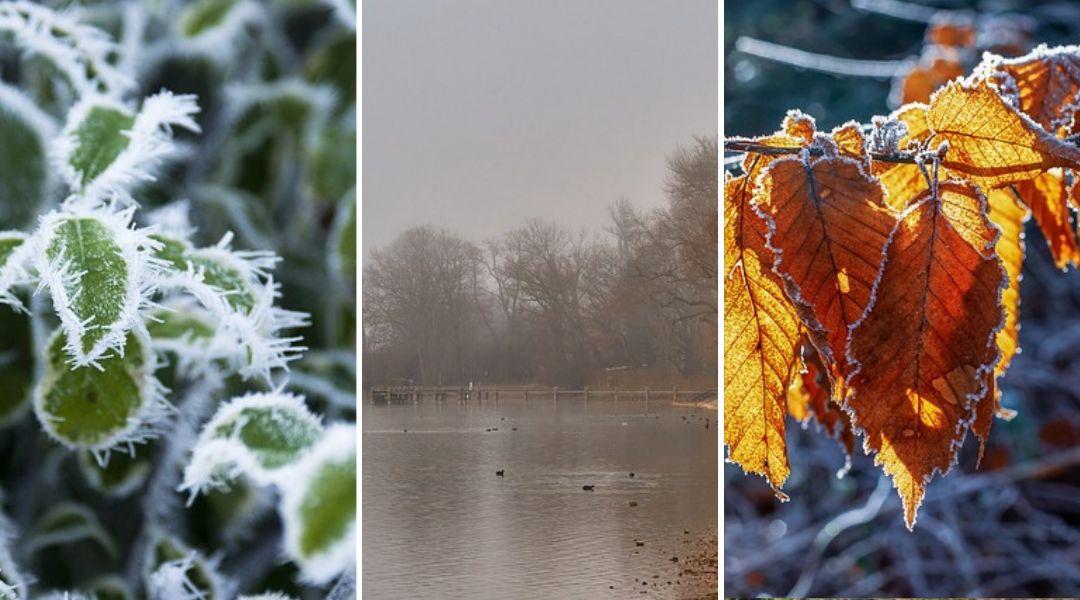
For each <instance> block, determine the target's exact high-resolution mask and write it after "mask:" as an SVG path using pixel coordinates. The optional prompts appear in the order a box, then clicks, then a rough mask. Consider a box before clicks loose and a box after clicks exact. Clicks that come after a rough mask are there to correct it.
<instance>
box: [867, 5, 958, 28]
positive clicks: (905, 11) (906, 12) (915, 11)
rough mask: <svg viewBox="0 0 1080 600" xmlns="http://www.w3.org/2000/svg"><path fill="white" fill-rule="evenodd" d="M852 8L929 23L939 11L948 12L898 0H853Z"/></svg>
mask: <svg viewBox="0 0 1080 600" xmlns="http://www.w3.org/2000/svg"><path fill="white" fill-rule="evenodd" d="M851 8H854V9H857V10H861V11H864V12H870V13H877V14H879V15H885V16H888V17H893V18H896V19H903V20H905V21H914V22H916V23H929V22H931V21H933V20H934V16H935V15H937V14H938V13H939V12H948V11H942V10H941V9H938V8H934V7H932V6H920V5H918V4H911V3H910V2H899V1H898V0H851Z"/></svg>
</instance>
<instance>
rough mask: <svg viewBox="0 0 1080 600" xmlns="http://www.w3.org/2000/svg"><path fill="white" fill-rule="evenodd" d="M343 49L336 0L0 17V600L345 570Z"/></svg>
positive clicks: (347, 141)
mask: <svg viewBox="0 0 1080 600" xmlns="http://www.w3.org/2000/svg"><path fill="white" fill-rule="evenodd" d="M286 25H288V26H286ZM355 43H356V17H355V8H354V6H353V4H352V3H349V2H324V1H317V0H301V1H299V2H295V1H294V2H282V3H278V2H258V1H255V0H195V1H194V2H176V1H172V0H167V1H165V2H120V1H116V2H109V1H105V2H96V3H91V4H88V5H87V6H85V7H84V6H72V5H71V3H69V2H60V1H59V0H57V1H55V2H53V1H48V2H23V1H11V0H0V45H3V47H5V48H6V50H7V54H6V55H5V56H6V57H7V59H6V61H7V62H5V65H8V66H11V67H12V68H10V69H9V68H6V67H5V69H4V72H3V81H0V331H2V332H3V335H0V444H2V445H3V447H4V448H5V452H4V453H2V456H0V489H4V490H5V491H6V492H8V493H7V495H6V498H5V502H4V503H3V504H4V507H5V509H6V510H7V511H8V512H9V515H10V519H9V518H8V517H7V516H4V515H0V599H3V598H19V599H22V598H28V597H56V598H82V597H125V598H152V599H157V598H161V599H183V598H199V599H211V598H213V599H219V598H220V599H228V598H235V597H238V596H240V595H241V594H247V595H248V596H246V597H250V598H265V599H269V600H282V599H284V598H310V597H322V596H325V595H326V593H328V592H329V591H330V590H331V588H332V587H333V585H334V583H335V579H336V578H337V577H338V576H339V575H340V574H343V573H349V572H351V569H352V566H353V562H354V559H353V557H351V556H350V555H346V553H345V552H344V551H343V550H342V549H341V546H340V544H343V543H345V542H344V541H343V540H349V544H352V543H353V542H352V540H354V539H355V532H354V529H355V496H353V497H352V498H351V499H349V498H348V497H347V494H344V492H346V491H348V490H344V488H342V487H341V486H342V485H343V483H342V482H343V481H344V480H342V478H341V477H340V476H339V475H341V476H344V477H345V478H346V479H348V478H349V477H351V480H352V481H353V487H355V473H343V472H341V469H340V468H339V467H340V465H341V464H344V463H343V462H342V461H346V462H347V461H348V460H349V459H350V456H344V455H341V454H340V452H339V453H337V454H327V453H326V450H325V449H323V446H324V442H325V440H326V439H327V438H328V437H333V438H334V439H340V438H341V436H342V434H341V433H339V432H341V431H344V430H348V431H351V432H354V431H355V429H354V428H352V424H351V423H352V421H354V420H355V395H354V392H353V390H354V389H355V367H353V366H352V364H353V362H354V360H355V333H354V329H355V321H356V314H355V308H354V306H353V297H354V292H355V285H356V283H355V281H356V280H355V275H354V273H355V265H356V259H355V236H356V233H355V227H356V218H357V217H356V201H355V173H354V165H355V156H356V155H355V150H353V147H354V145H355V137H356V116H355V107H354V105H355V66H356V63H355V60H356V58H355ZM8 63H11V64H10V65H9V64H8ZM15 63H17V64H15ZM309 349H310V350H311V352H310V355H309V356H307V357H306V356H305V355H306V354H308V351H309ZM343 365H348V366H347V367H344V366H343ZM294 375H295V381H294V380H293V376H294ZM299 393H304V394H306V395H307V397H306V398H305V397H304V396H300V395H298V394H299ZM230 398H232V400H229V399H230ZM324 423H325V424H326V425H324ZM337 447H338V448H337V449H338V450H339V451H340V450H341V448H343V447H344V446H341V444H340V443H338V444H337ZM347 450H348V452H349V453H354V452H355V444H350V445H349V446H348V449H347ZM320 457H322V458H320ZM315 460H319V461H323V463H326V461H328V460H329V461H331V462H330V463H326V464H331V463H332V465H338V466H337V467H331V468H336V469H337V471H334V473H335V475H334V477H333V478H332V479H333V480H332V481H330V482H329V483H328V481H327V479H326V477H324V476H317V475H312V473H316V472H319V467H318V465H315V466H313V465H314V463H313V462H312V461H315ZM351 460H352V463H351V464H352V465H353V466H354V467H355V455H354V454H352V455H351ZM334 461H336V462H334ZM323 463H319V464H323ZM324 466H325V465H324ZM324 470H325V469H324ZM294 497H297V498H301V499H302V500H301V501H300V505H301V506H311V505H312V502H314V503H316V504H318V505H319V506H323V508H320V509H319V514H320V515H324V516H325V515H329V516H330V518H329V520H326V519H325V518H322V517H320V518H319V519H315V520H314V521H312V519H310V518H301V519H300V522H302V523H303V524H302V526H301V527H306V528H309V529H310V528H311V527H312V526H315V527H316V531H317V533H318V537H319V541H320V543H319V544H317V545H316V546H317V547H310V548H308V549H307V550H305V551H302V552H294V548H295V540H294V537H295V528H296V523H297V522H298V521H297V519H296V518H294V517H295V515H294V514H293V512H290V511H289V510H286V509H285V508H284V506H285V504H284V502H285V499H286V498H294ZM290 502H291V500H290ZM326 503H329V504H326ZM301 513H303V510H302V509H301ZM290 536H293V537H290ZM290 540H292V541H290ZM285 557H287V560H286V558H285Z"/></svg>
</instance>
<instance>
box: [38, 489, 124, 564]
mask: <svg viewBox="0 0 1080 600" xmlns="http://www.w3.org/2000/svg"><path fill="white" fill-rule="evenodd" d="M78 541H89V542H91V543H93V544H95V545H96V546H97V547H98V548H99V549H100V550H102V551H104V552H105V553H106V554H107V555H108V556H110V557H112V558H116V557H117V556H118V549H117V547H116V542H114V541H113V539H112V536H110V535H109V532H108V531H106V530H105V528H104V527H102V526H101V522H100V521H99V520H98V518H97V515H95V514H94V512H93V511H92V510H90V508H89V507H87V506H86V505H83V504H79V503H76V502H61V503H59V504H56V505H54V506H52V507H50V508H49V509H48V510H47V511H46V512H45V513H44V514H43V515H41V517H39V518H38V520H37V521H36V522H35V523H34V526H33V528H32V530H31V531H30V533H29V535H28V536H27V539H26V544H25V547H24V551H25V552H26V553H27V554H28V555H32V554H34V553H36V552H38V551H40V550H41V549H43V548H47V547H49V546H63V545H66V544H71V543H74V542H78Z"/></svg>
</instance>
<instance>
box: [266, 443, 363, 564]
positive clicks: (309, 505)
mask: <svg viewBox="0 0 1080 600" xmlns="http://www.w3.org/2000/svg"><path fill="white" fill-rule="evenodd" d="M283 481H285V482H287V483H283V484H282V485H281V493H282V501H281V513H282V519H283V520H284V522H285V549H286V552H287V553H288V554H289V556H290V557H292V558H293V560H295V561H296V562H297V563H299V565H300V567H301V569H302V571H303V573H304V576H305V577H306V578H308V579H310V580H312V581H313V582H315V583H326V582H328V581H330V580H331V579H333V578H334V577H336V576H337V575H339V574H340V573H343V572H346V571H350V570H351V569H352V568H353V565H354V564H355V561H356V556H355V539H356V427H355V426H354V425H335V426H334V427H332V428H330V429H328V430H327V432H326V435H325V436H324V437H323V439H322V440H321V441H320V442H319V444H318V445H317V446H316V447H315V448H314V449H313V450H312V451H311V452H310V453H308V454H307V455H306V456H304V458H303V459H301V461H300V462H299V463H297V464H296V465H295V466H294V467H293V468H291V469H289V471H288V473H287V477H283Z"/></svg>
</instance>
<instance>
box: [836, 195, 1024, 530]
mask: <svg viewBox="0 0 1080 600" xmlns="http://www.w3.org/2000/svg"><path fill="white" fill-rule="evenodd" d="M986 212H987V207H986V201H985V199H984V198H983V197H982V195H981V194H980V193H979V192H978V191H977V190H975V189H974V188H973V187H971V186H970V185H969V184H965V183H959V182H944V183H941V184H940V187H937V186H935V189H932V190H930V191H929V192H928V193H927V194H925V195H924V196H923V197H921V198H919V199H917V200H916V201H915V203H913V205H912V207H911V208H910V209H909V211H908V212H907V213H906V214H905V216H904V217H903V219H902V220H901V221H900V223H899V224H898V226H897V227H896V229H895V231H894V232H893V234H892V236H891V238H890V242H889V246H888V249H887V252H886V262H885V264H884V266H883V268H882V271H881V275H880V277H879V281H878V282H877V284H876V286H875V300H874V303H873V304H872V305H871V308H870V309H869V311H868V312H867V313H866V315H865V317H864V318H863V320H862V321H860V322H859V323H858V324H857V325H856V326H855V328H854V329H853V330H852V333H851V342H850V343H851V350H850V356H851V360H852V363H853V366H855V368H856V371H855V373H854V374H853V375H852V376H851V378H850V380H849V385H850V388H851V396H850V397H849V399H848V406H849V407H850V408H851V410H852V415H853V421H854V424H855V427H856V428H858V429H861V430H863V431H865V440H864V447H865V449H866V450H867V451H868V452H870V451H872V452H875V453H876V457H875V463H876V464H879V465H881V466H882V467H883V469H884V470H885V472H886V473H888V474H889V475H890V476H892V478H893V483H894V484H895V485H896V488H897V490H898V491H899V493H900V497H901V498H902V499H903V501H904V518H905V521H906V522H907V524H908V527H913V526H914V524H915V517H916V512H917V510H918V507H919V505H920V503H921V502H922V498H923V495H924V493H925V490H926V485H927V484H928V482H929V481H930V479H931V478H932V477H933V475H934V474H935V473H937V472H941V473H945V472H947V471H948V470H949V469H950V468H951V467H952V464H953V462H954V460H955V458H956V452H957V448H958V446H959V443H960V441H961V440H963V436H964V434H965V431H966V429H967V427H968V423H969V422H970V418H971V416H972V412H973V410H974V406H973V405H974V402H975V401H977V400H978V399H979V398H981V397H982V395H983V394H984V392H985V379H986V376H987V374H988V373H990V372H992V370H993V368H994V363H995V361H996V360H997V354H998V351H997V348H996V347H995V345H994V338H995V336H996V334H997V330H998V327H999V326H1000V325H1001V323H1002V322H1003V320H1004V311H1003V309H1002V307H1001V305H1000V304H999V295H1000V290H1001V288H1002V287H1003V286H1005V285H1006V284H1007V279H1006V275H1005V271H1004V269H1003V267H1002V265H1001V260H1000V259H999V258H998V256H997V255H996V254H995V253H994V244H995V243H996V240H997V235H998V232H997V230H996V229H995V228H994V227H993V226H992V225H991V223H990V221H989V220H988V219H987V218H986Z"/></svg>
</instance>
